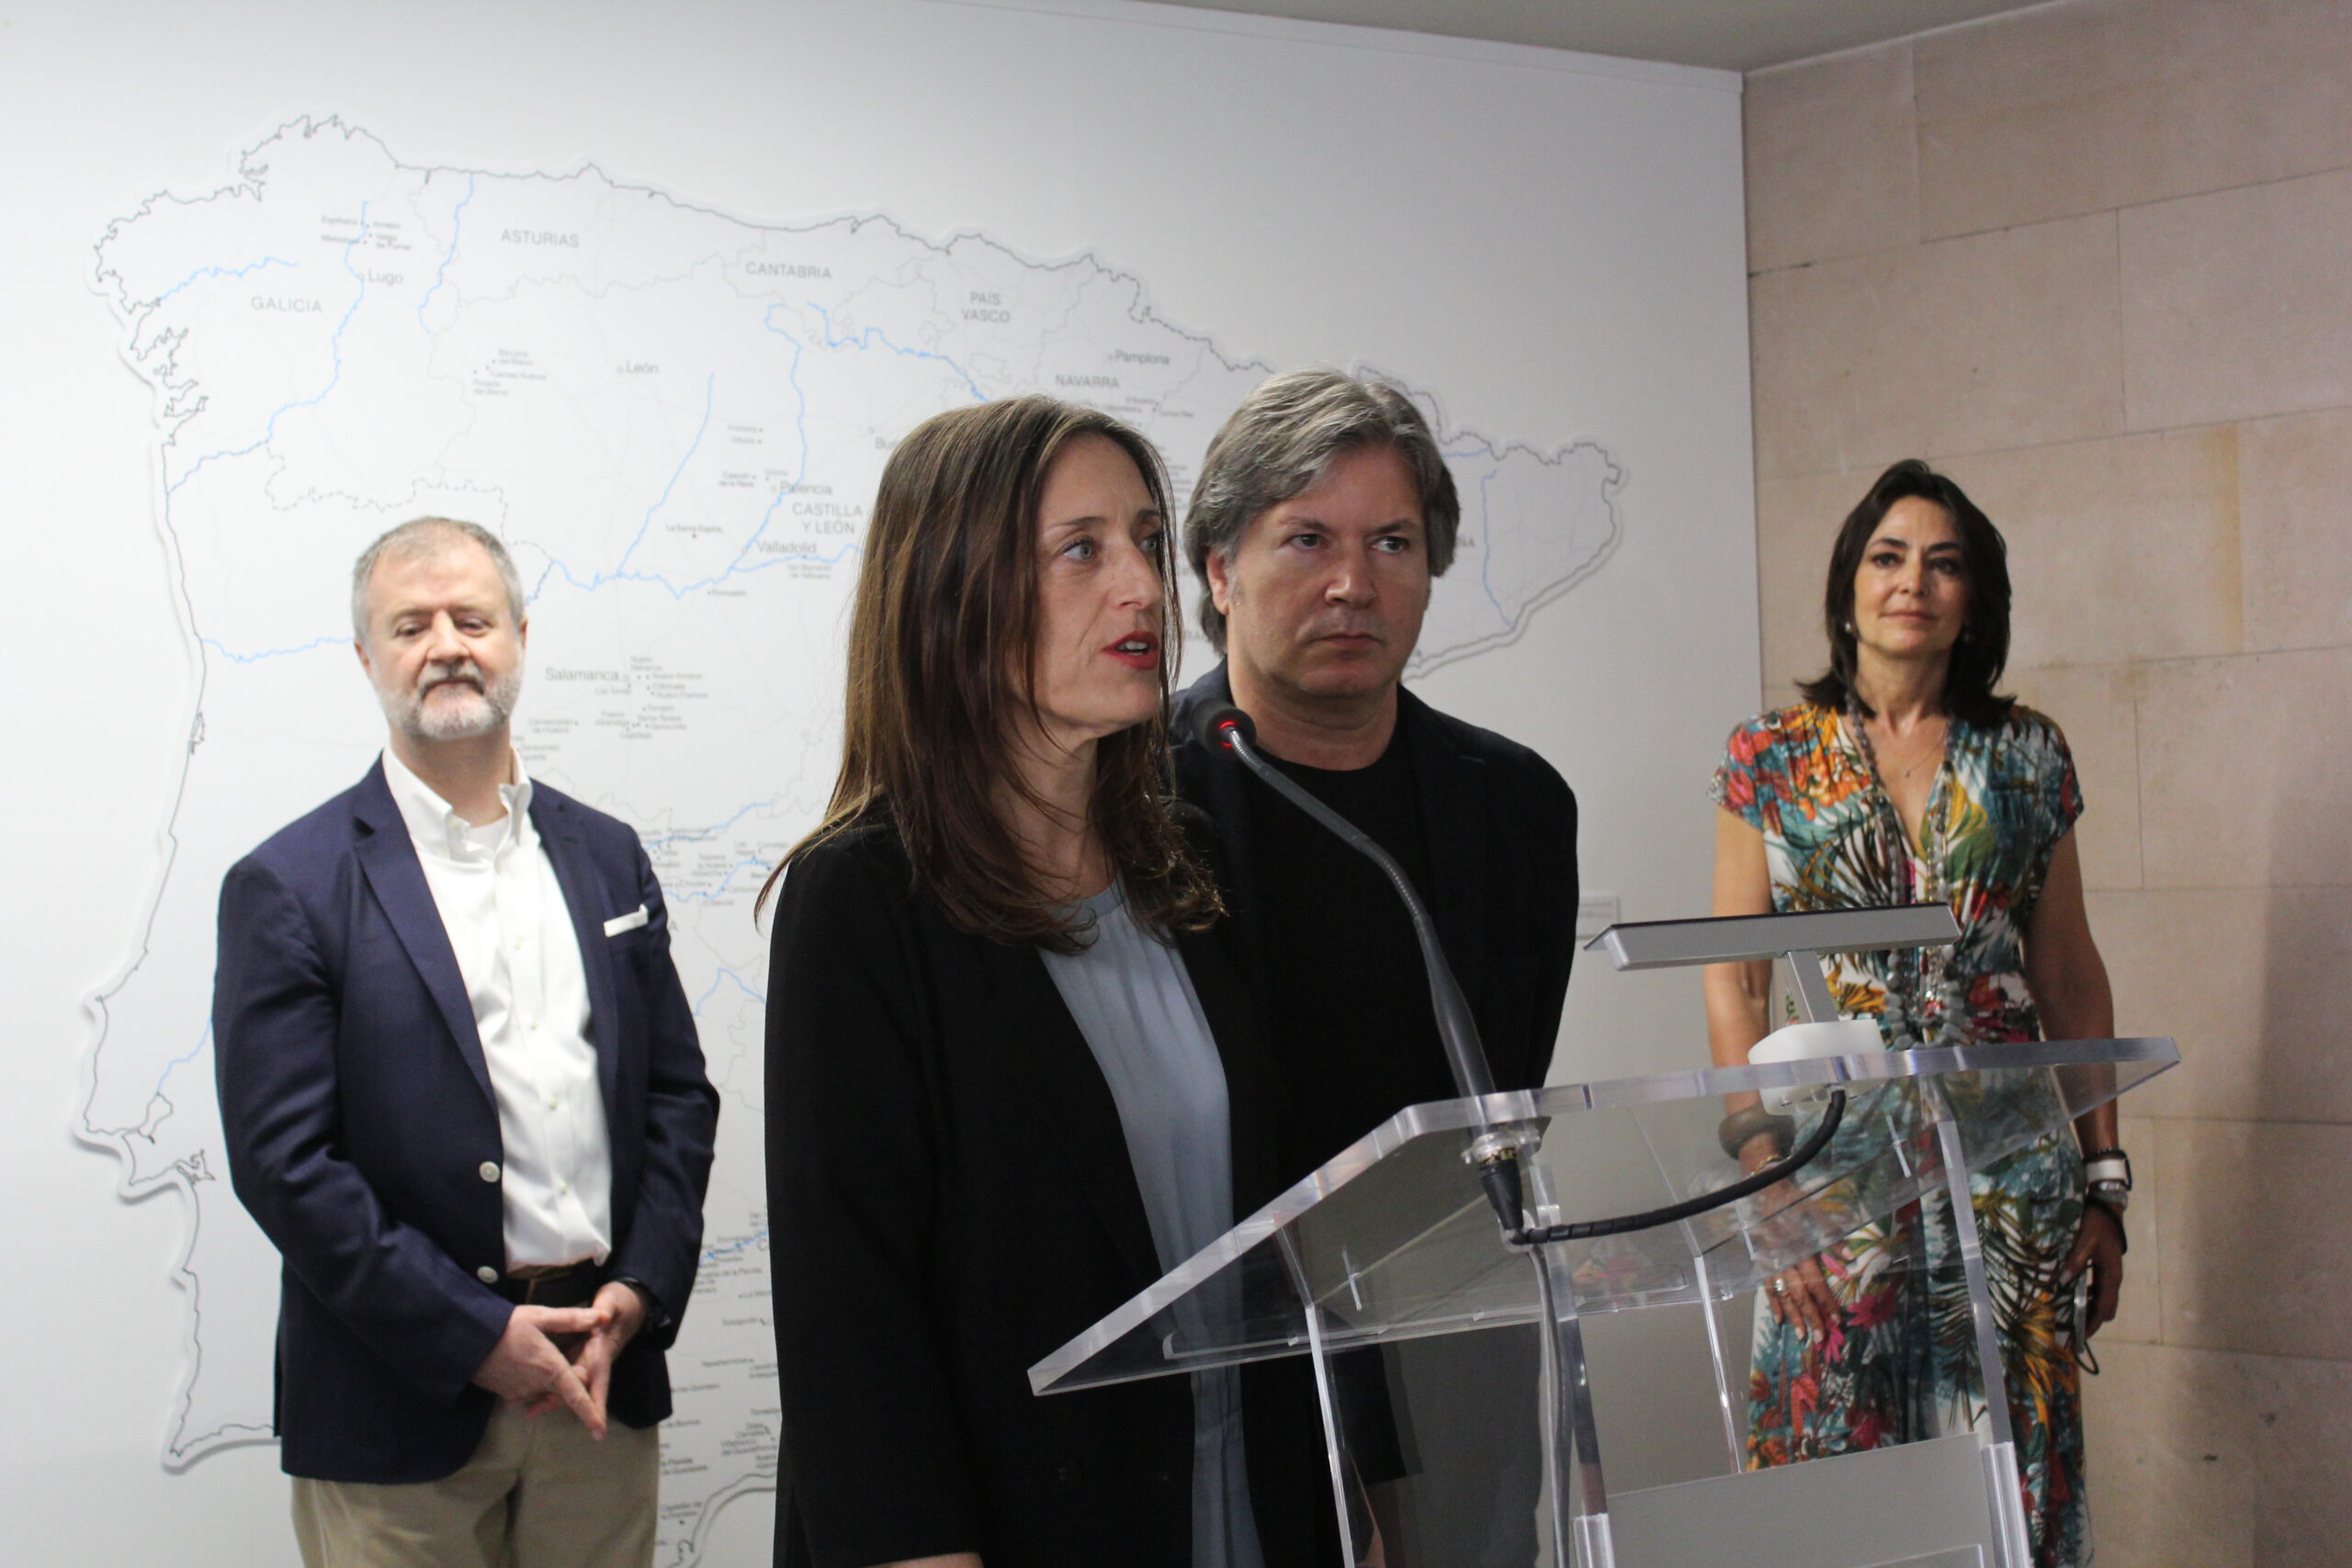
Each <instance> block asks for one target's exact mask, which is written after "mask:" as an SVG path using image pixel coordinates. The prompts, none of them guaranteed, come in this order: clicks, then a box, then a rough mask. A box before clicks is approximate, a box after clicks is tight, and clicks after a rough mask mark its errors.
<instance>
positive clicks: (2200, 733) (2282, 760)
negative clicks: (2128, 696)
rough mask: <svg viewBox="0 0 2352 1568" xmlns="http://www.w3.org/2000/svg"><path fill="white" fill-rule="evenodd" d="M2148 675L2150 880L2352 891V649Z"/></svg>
mask: <svg viewBox="0 0 2352 1568" xmlns="http://www.w3.org/2000/svg"><path fill="white" fill-rule="evenodd" d="M2143 680H2144V682H2145V684H2144V688H2143V696H2142V699H2141V703H2140V709H2139V737H2140V813H2141V858H2142V864H2143V878H2144V880H2145V882H2146V885H2147V886H2150V887H2184V888H2193V887H2269V886H2277V887H2289V886H2328V887H2343V886H2347V885H2352V725H2347V724H2346V723H2345V722H2344V716H2345V715H2346V714H2347V713H2352V649H2318V650H2314V651H2309V652H2300V653H2267V654H2247V655H2242V656H2240V657H2238V658H2234V659H2199V660H2180V661H2178V662H2176V663H2165V664H2156V665H2151V666H2149V667H2148V668H2147V670H2146V671H2145V672H2144V676H2143ZM2347 1317H2352V1314H2347Z"/></svg>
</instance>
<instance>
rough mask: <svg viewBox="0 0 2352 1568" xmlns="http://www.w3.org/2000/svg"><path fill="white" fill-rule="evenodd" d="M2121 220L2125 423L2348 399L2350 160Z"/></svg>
mask: <svg viewBox="0 0 2352 1568" xmlns="http://www.w3.org/2000/svg"><path fill="white" fill-rule="evenodd" d="M2118 220H2119V222H2120V233H2119V243H2120V253H2121V282H2122V338H2123V370H2124V378H2125V400H2126V404H2127V407H2128V409H2129V411H2130V417H2131V428H2133V429H2139V430H2148V429H2165V428H2170V427H2174V426H2178V425H2185V424H2210V423H2219V422H2221V421H2223V420H2234V419H2255V418H2260V417H2263V416H2265V415H2270V414H2284V413H2300V412H2308V411H2311V410H2314V409H2324V408H2340V407H2344V406H2346V405H2352V240H2347V236H2352V171H2338V172H2335V173H2331V174H2324V175H2311V176H2309V177H2307V178H2303V179H2294V180H2283V181H2280V182H2278V183H2277V184H2275V185H2264V186H2248V187H2245V188H2243V189H2238V190H2228V191H2220V192H2216V193H2214V194H2212V195H2210V196H2199V197H2187V198H2185V199H2182V200H2179V201H2168V202H2161V203H2158V204H2156V205H2154V206H2150V207H2141V208H2133V209H2130V210H2127V211H2125V212H2122V213H2120V214H2119V215H2118ZM1759 384H1760V383H1759Z"/></svg>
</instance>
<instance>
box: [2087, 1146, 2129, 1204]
mask: <svg viewBox="0 0 2352 1568" xmlns="http://www.w3.org/2000/svg"><path fill="white" fill-rule="evenodd" d="M2083 1179H2084V1181H2085V1182H2086V1184H2087V1187H2088V1190H2089V1197H2090V1200H2091V1201H2092V1202H2094V1203H2103V1204H2105V1205H2106V1206H2107V1207H2109V1208H2110V1209H2112V1210H2114V1211H2115V1212H2116V1213H2119V1214H2120V1213H2123V1211H2124V1210H2126V1209H2128V1208H2130V1207H2131V1156H2130V1155H2127V1154H2125V1153H2124V1152H2123V1151H2122V1150H2121V1149H2087V1150H2086V1151H2084V1154H2083Z"/></svg>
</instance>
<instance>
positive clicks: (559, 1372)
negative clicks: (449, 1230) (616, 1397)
mask: <svg viewBox="0 0 2352 1568" xmlns="http://www.w3.org/2000/svg"><path fill="white" fill-rule="evenodd" d="M644 1322H645V1302H644V1298H642V1297H640V1296H639V1294H638V1293H637V1292H636V1291H635V1290H633V1289H631V1288H630V1287H629V1286H628V1285H624V1284H622V1283H620V1282H619V1281H618V1280H615V1281H613V1282H611V1283H609V1284H607V1285H605V1287H604V1288H603V1289H601V1290H599V1291H598V1292H596V1299H595V1300H594V1302H591V1303H589V1304H588V1305H586V1306H584V1307H544V1306H518V1307H516V1308H515V1310H514V1311H513V1312H512V1313H510V1314H508V1315H507V1319H506V1330H505V1332H504V1333H503V1334H501V1335H500V1336H499V1337H498V1343H497V1344H496V1345H495V1346H493V1347H492V1348H491V1352H490V1355H489V1357H488V1358H487V1359H484V1360H483V1362H482V1364H481V1366H480V1367H479V1368H477V1369H476V1370H475V1371H474V1382H477V1383H479V1384H480V1385H481V1386H482V1387H483V1388H486V1389H488V1390H490V1392H491V1393H494V1394H496V1395H498V1397H499V1398H501V1399H503V1400H505V1401H506V1402H507V1403H508V1404H520V1405H521V1406H523V1414H524V1415H526V1416H544V1415H546V1414H547V1413H548V1411H550V1410H553V1409H555V1408H557V1407H558V1406H559V1405H560V1406H562V1407H564V1408H566V1409H568V1410H570V1411H571V1413H572V1414H573V1415H574V1416H578V1417H579V1418H580V1424H581V1425H582V1426H583V1427H587V1428H588V1434H589V1436H591V1437H593V1438H596V1439H597V1440H598V1441H600V1442H601V1441H603V1440H604V1436H605V1427H606V1425H607V1423H606V1421H605V1394H606V1393H607V1392H608V1391H609V1390H610V1388H611V1386H612V1378H613V1362H614V1361H615V1360H616V1359H617V1358H618V1357H619V1355H620V1353H621V1351H622V1350H623V1349H624V1348H626V1347H627V1346H628V1342H629V1341H630V1340H631V1339H632V1338H634V1337H636V1335H637V1331H638V1329H639V1326H641V1325H643V1323H644Z"/></svg>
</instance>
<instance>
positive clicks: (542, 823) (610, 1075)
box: [531, 783, 628, 1124]
mask: <svg viewBox="0 0 2352 1568" xmlns="http://www.w3.org/2000/svg"><path fill="white" fill-rule="evenodd" d="M531 826H532V827H534V828H536V829H538V833H539V842H540V843H542V844H544V845H545V846H546V847H547V852H548V864H550V865H552V866H554V867H555V880H556V886H559V887H560V888H562V889H563V902H564V908H566V909H567V910H568V911H570V913H571V934H572V938H573V940H574V941H575V942H578V943H579V945H580V967H581V968H582V971H584V972H585V973H586V975H587V976H588V1043H589V1047H590V1049H592V1050H594V1052H595V1053H596V1077H597V1078H598V1080H599V1081H600V1082H601V1083H602V1085H603V1086H604V1093H605V1119H606V1121H607V1122H615V1124H617V1122H616V1118H617V1117H618V1115H619V1108H618V1106H617V1105H616V1099H617V1097H618V1095H619V1093H620V1056H621V1044H620V1039H619V1034H620V1031H619V1028H618V1025H617V1023H616V1021H617V1020H618V1019H619V1017H620V1012H619V1010H618V998H617V994H616V992H615V991H614V989H613V955H612V952H611V948H612V939H611V938H609V937H607V936H606V935H605V919H606V918H607V911H606V910H605V906H604V901H603V900H602V899H600V898H599V897H597V896H596V895H597V891H598V889H599V887H600V886H601V883H600V882H599V880H598V878H597V877H596V874H595V867H594V863H593V862H592V859H591V857H590V855H589V853H588V841H587V840H586V838H585V837H584V836H583V835H582V833H581V831H580V823H579V821H578V819H577V818H575V817H574V816H573V814H572V812H571V802H570V801H569V800H566V799H565V798H564V797H563V796H561V795H557V794H556V793H555V792H554V791H552V790H549V789H548V788H547V787H546V786H545V785H544V784H537V783H534V784H532V785H531ZM610 913H611V914H627V913H628V910H626V909H616V910H612V911H610Z"/></svg>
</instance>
